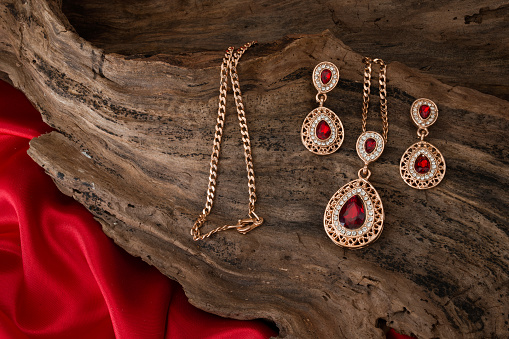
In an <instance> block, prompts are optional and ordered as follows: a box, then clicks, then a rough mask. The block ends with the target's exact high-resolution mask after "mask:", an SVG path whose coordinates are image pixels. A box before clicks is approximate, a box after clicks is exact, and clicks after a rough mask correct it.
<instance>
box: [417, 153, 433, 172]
mask: <svg viewBox="0 0 509 339" xmlns="http://www.w3.org/2000/svg"><path fill="white" fill-rule="evenodd" d="M414 168H415V171H416V172H417V173H419V174H426V173H428V172H429V169H430V163H429V159H428V158H427V157H426V156H425V155H422V154H421V155H419V156H418V157H417V159H415V164H414Z"/></svg>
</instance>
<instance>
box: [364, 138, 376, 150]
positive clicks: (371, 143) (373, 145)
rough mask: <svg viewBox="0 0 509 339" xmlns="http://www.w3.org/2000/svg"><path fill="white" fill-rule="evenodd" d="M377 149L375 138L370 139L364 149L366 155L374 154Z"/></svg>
mask: <svg viewBox="0 0 509 339" xmlns="http://www.w3.org/2000/svg"><path fill="white" fill-rule="evenodd" d="M375 148H376V140H375V139H373V138H369V139H368V140H366V142H365V143H364V149H365V150H366V153H371V152H373V151H374V150H375Z"/></svg>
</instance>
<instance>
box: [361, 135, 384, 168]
mask: <svg viewBox="0 0 509 339" xmlns="http://www.w3.org/2000/svg"><path fill="white" fill-rule="evenodd" d="M370 138H371V139H374V140H375V142H376V147H375V149H374V150H373V152H371V153H367V152H366V150H365V148H364V144H365V143H366V140H368V139H370ZM384 147H385V143H384V139H383V138H382V136H381V135H380V134H379V133H377V132H372V131H368V132H364V133H362V134H361V135H360V136H359V138H357V146H356V149H357V154H358V155H359V158H361V160H362V161H364V164H366V165H367V164H369V163H370V162H373V161H375V160H376V159H378V158H379V157H380V155H382V153H383V151H384Z"/></svg>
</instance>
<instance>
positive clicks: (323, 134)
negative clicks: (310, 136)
mask: <svg viewBox="0 0 509 339" xmlns="http://www.w3.org/2000/svg"><path fill="white" fill-rule="evenodd" d="M331 132H332V131H331V128H330V126H329V124H328V123H327V122H326V121H325V120H321V121H320V122H319V123H318V125H316V137H317V138H318V139H320V140H325V139H329V137H330V135H331Z"/></svg>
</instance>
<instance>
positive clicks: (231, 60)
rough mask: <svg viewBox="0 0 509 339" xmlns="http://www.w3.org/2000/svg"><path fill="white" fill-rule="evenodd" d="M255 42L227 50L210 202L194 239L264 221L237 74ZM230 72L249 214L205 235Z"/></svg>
mask: <svg viewBox="0 0 509 339" xmlns="http://www.w3.org/2000/svg"><path fill="white" fill-rule="evenodd" d="M255 43H256V42H255V41H252V42H248V43H246V44H245V45H244V46H242V47H241V48H239V49H238V50H237V51H235V52H234V47H230V48H228V49H227V50H226V53H225V56H224V58H223V63H222V64H221V81H220V86H219V108H218V110H217V123H216V132H215V135H214V144H213V147H212V155H211V157H210V175H209V184H208V189H207V202H206V203H205V208H204V209H203V211H202V212H201V214H200V216H199V217H198V219H197V220H196V222H195V223H194V226H193V227H192V228H191V235H192V236H193V239H194V240H203V239H205V238H208V237H210V236H211V235H212V234H214V233H217V232H221V231H225V230H228V229H232V228H234V229H236V230H237V231H238V232H240V233H242V234H246V233H247V232H249V231H251V230H252V229H254V228H256V227H258V226H260V225H261V224H262V223H263V218H260V217H258V215H256V213H255V202H256V186H255V174H254V167H253V156H252V153H251V141H250V139H249V131H248V128H247V121H246V113H245V112H244V104H243V103H242V93H241V91H240V85H239V76H238V74H237V64H238V62H239V60H240V58H241V57H242V55H243V54H244V52H245V51H246V50H247V49H248V48H249V47H251V46H252V45H253V44H255ZM228 75H230V80H231V83H232V89H233V96H234V97H235V105H236V107H237V114H238V118H239V125H240V133H241V134H242V145H243V146H244V157H245V160H246V170H247V179H248V188H249V213H248V215H249V217H248V218H246V219H240V220H238V221H237V224H236V225H224V226H221V227H217V228H215V229H213V230H211V231H210V232H208V233H205V234H202V233H201V230H200V228H201V227H202V226H203V224H204V223H205V221H206V219H207V216H208V215H209V214H210V211H211V210H212V205H213V204H214V197H215V193H216V180H217V167H218V165H219V154H220V150H221V140H222V137H223V127H224V118H225V113H226V91H227V87H228Z"/></svg>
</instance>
